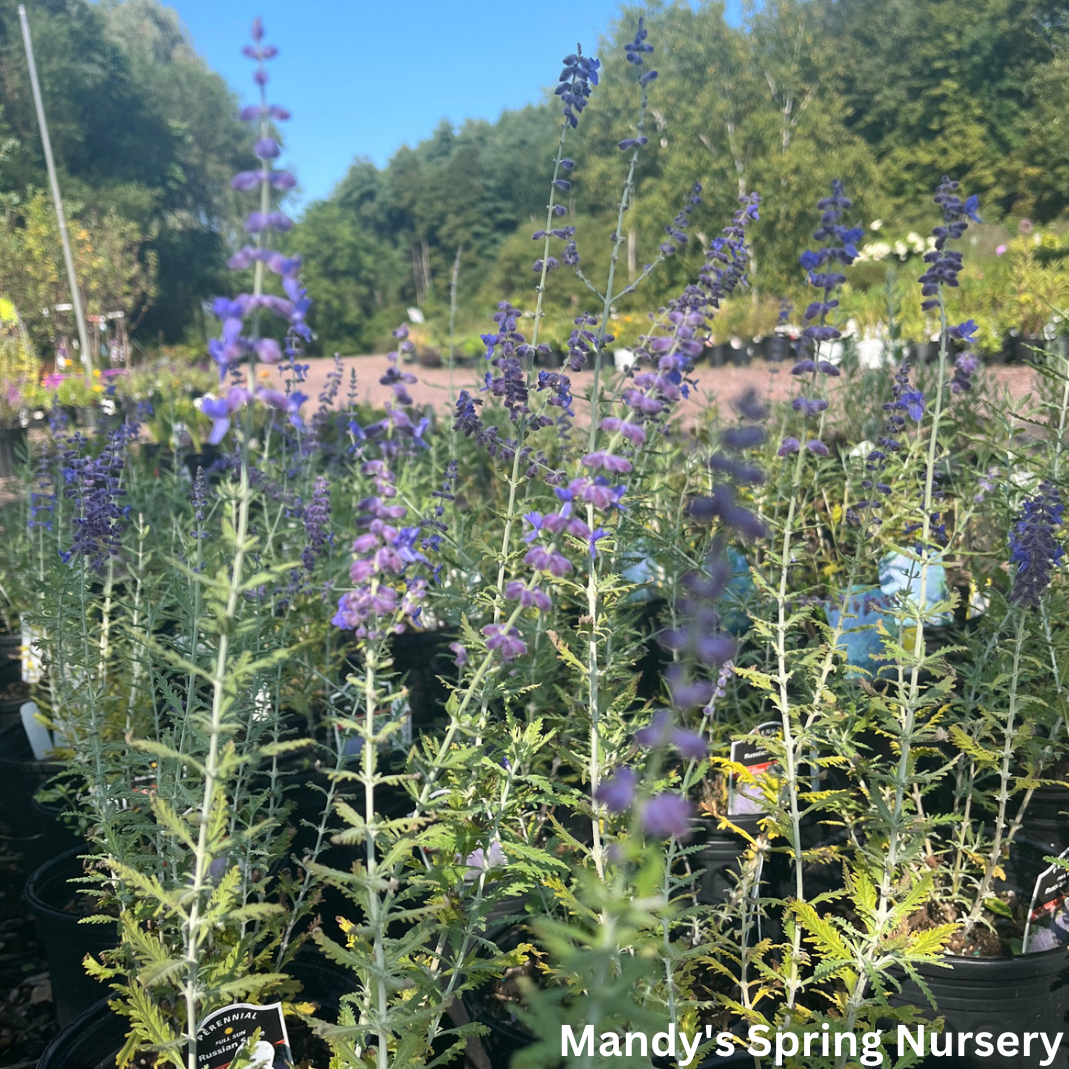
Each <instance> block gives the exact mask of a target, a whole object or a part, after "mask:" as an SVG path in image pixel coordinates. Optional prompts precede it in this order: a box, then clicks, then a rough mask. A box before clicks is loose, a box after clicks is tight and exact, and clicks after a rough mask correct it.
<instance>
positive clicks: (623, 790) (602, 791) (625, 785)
mask: <svg viewBox="0 0 1069 1069" xmlns="http://www.w3.org/2000/svg"><path fill="white" fill-rule="evenodd" d="M637 786H638V776H636V775H635V772H634V769H630V768H621V769H620V770H619V771H617V772H616V774H615V775H613V776H611V777H610V778H609V779H607V780H603V781H602V782H601V783H600V784H598V789H597V790H596V791H595V792H594V801H595V802H599V803H600V804H601V805H603V806H605V808H606V809H608V810H609V811H610V812H612V813H622V812H623V811H624V810H625V809H627V808H628V807H629V806H630V805H631V803H632V802H634V800H635V788H636V787H637Z"/></svg>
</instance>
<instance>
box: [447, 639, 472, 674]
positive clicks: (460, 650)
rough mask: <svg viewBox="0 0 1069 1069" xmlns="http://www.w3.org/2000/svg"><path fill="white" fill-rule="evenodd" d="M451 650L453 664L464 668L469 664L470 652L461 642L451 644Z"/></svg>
mask: <svg viewBox="0 0 1069 1069" xmlns="http://www.w3.org/2000/svg"><path fill="white" fill-rule="evenodd" d="M449 649H450V650H451V651H452V653H453V664H455V665H456V666H457V668H463V667H464V665H466V664H467V663H468V651H467V650H466V649H464V647H463V646H462V645H461V644H460V643H459V642H450V643H449Z"/></svg>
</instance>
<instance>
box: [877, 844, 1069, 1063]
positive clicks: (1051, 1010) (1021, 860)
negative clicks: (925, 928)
mask: <svg viewBox="0 0 1069 1069" xmlns="http://www.w3.org/2000/svg"><path fill="white" fill-rule="evenodd" d="M1047 853H1048V848H1047V847H1045V846H1043V845H1042V844H1037V843H1030V842H1028V841H1020V842H1015V843H1014V848H1013V851H1012V853H1011V855H1010V860H1009V861H1008V862H1007V863H1006V865H1005V869H1006V884H1004V885H1003V886H1002V889H1001V890H1000V891H999V896H1000V897H1002V898H1003V899H1004V900H1008V899H1012V897H1013V895H1014V894H1017V895H1018V896H1021V895H1023V896H1024V899H1025V901H1027V898H1028V896H1029V895H1030V890H1031V884H1032V883H1034V881H1035V878H1036V876H1038V875H1039V873H1040V872H1041V871H1042V870H1043V869H1044V868H1045V867H1046V864H1045V862H1044V861H1043V857H1044V855H1045V854H1047ZM1013 885H1017V886H1019V887H1021V888H1028V890H1027V891H1024V890H1022V891H1020V892H1014V891H1013ZM939 919H940V918H933V920H935V921H938V920H939ZM1018 934H1019V932H1017V931H1016V929H1015V928H1014V926H1013V925H1011V924H1009V923H1008V922H1007V923H1005V924H1004V923H1002V922H1001V921H1000V922H999V923H996V925H995V927H994V930H991V929H986V928H980V927H979V926H978V927H976V928H974V929H973V931H972V932H971V933H970V934H969V935H962V934H959V935H958V936H956V937H955V938H954V940H952V942H951V943H950V944H949V946H950V949H951V951H952V953H950V954H947V955H945V956H944V958H943V961H944V962H945V964H946V966H949V968H947V967H940V966H938V965H919V966H918V967H917V971H918V973H919V974H920V976H921V978H922V979H923V980H924V981H925V983H926V984H927V985H928V987H929V988H930V990H931V993H932V997H933V998H934V1000H935V1003H936V1007H937V1009H936V1010H935V1011H933V1010H932V1008H931V1006H930V1004H929V1003H928V1000H927V998H926V997H925V995H924V994H923V992H922V991H921V989H920V987H919V986H918V985H917V984H916V983H914V982H913V981H912V980H910V979H909V978H908V977H903V978H902V991H901V993H900V994H898V995H894V996H892V997H891V999H890V1003H891V1005H912V1006H917V1007H919V1008H920V1009H921V1011H922V1013H923V1015H924V1016H926V1017H929V1018H934V1017H936V1016H937V1015H938V1016H940V1017H943V1018H944V1019H945V1021H946V1027H945V1032H946V1033H949V1034H953V1035H954V1036H956V1037H957V1036H960V1037H961V1052H960V1054H958V1053H955V1055H954V1057H955V1060H954V1062H953V1064H954V1065H955V1066H959V1067H960V1069H1031V1067H1032V1066H1035V1065H1038V1064H1039V1060H1040V1059H1039V1058H1038V1057H1037V1056H1036V1052H1037V1050H1042V1048H1041V1046H1040V1043H1041V1041H1040V1040H1039V1039H1036V1040H1033V1047H1032V1050H1031V1053H1030V1054H1029V1055H1028V1056H1025V1055H1024V1054H1023V1053H1021V1044H1020V1042H1018V1044H1017V1053H1012V1054H1003V1053H1001V1052H999V1051H997V1050H996V1051H995V1052H994V1053H992V1054H988V1053H986V1052H984V1054H983V1056H981V1055H980V1053H978V1052H977V1050H976V1047H975V1045H974V1041H975V1037H976V1036H977V1034H978V1033H980V1032H986V1033H989V1034H991V1035H992V1036H995V1037H997V1036H998V1035H1000V1034H1001V1033H1009V1034H1011V1035H1014V1036H1017V1037H1018V1040H1019V1041H1020V1037H1022V1036H1023V1035H1024V1033H1026V1032H1033V1033H1042V1032H1045V1033H1047V1034H1048V1036H1050V1037H1052V1038H1053V1035H1054V1033H1057V1032H1069V948H1066V947H1054V948H1053V949H1050V950H1044V951H1040V952H1039V953H1034V954H1022V955H1018V956H1017V957H1010V956H1008V954H1009V948H1010V944H1011V940H1012V938H1013V936H1014V935H1018ZM983 954H989V955H998V954H1002V955H1003V956H986V957H985V956H980V955H983ZM914 1034H915V1030H914ZM967 1034H971V1036H972V1041H970V1040H969V1039H966V1036H967ZM937 1042H939V1043H942V1041H941V1040H937ZM958 1047H959V1043H958V1040H955V1045H954V1050H955V1052H957V1051H958ZM939 1049H943V1048H942V1047H940V1048H939ZM981 1049H982V1048H981ZM1043 1059H1044V1060H1045V1059H1046V1054H1045V1053H1044V1054H1043ZM924 1064H925V1065H928V1064H931V1065H932V1066H942V1065H945V1064H947V1062H946V1059H945V1058H943V1057H934V1058H930V1059H929V1060H928V1061H927V1062H925V1063H924ZM1049 1064H1050V1067H1051V1069H1069V1044H1067V1043H1065V1042H1063V1043H1062V1044H1061V1046H1060V1047H1059V1050H1058V1053H1057V1054H1056V1055H1055V1058H1054V1060H1053V1061H1052V1062H1050V1063H1049Z"/></svg>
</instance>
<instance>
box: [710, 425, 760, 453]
mask: <svg viewBox="0 0 1069 1069" xmlns="http://www.w3.org/2000/svg"><path fill="white" fill-rule="evenodd" d="M720 440H721V441H722V442H723V443H724V445H726V446H727V447H728V448H729V449H753V448H754V447H755V446H758V445H760V444H761V443H762V442H763V441H764V440H765V432H764V431H763V430H762V429H761V428H760V427H730V428H729V429H728V430H726V431H724V433H723V434H722V435H720Z"/></svg>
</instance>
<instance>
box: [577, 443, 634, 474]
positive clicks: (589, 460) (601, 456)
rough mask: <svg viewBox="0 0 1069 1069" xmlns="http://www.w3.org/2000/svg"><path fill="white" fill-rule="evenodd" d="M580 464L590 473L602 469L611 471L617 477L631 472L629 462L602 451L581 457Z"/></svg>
mask: <svg viewBox="0 0 1069 1069" xmlns="http://www.w3.org/2000/svg"><path fill="white" fill-rule="evenodd" d="M582 463H583V465H584V466H585V467H588V468H590V469H591V470H592V471H597V470H598V469H599V468H604V469H605V471H611V472H613V473H615V474H617V475H625V474H626V473H627V472H629V471H630V470H631V461H630V460H625V459H624V458H623V457H618V456H616V454H615V453H609V452H606V451H605V450H604V449H602V450H599V451H598V452H596V453H588V454H587V455H586V456H585V457H583V460H582Z"/></svg>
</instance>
